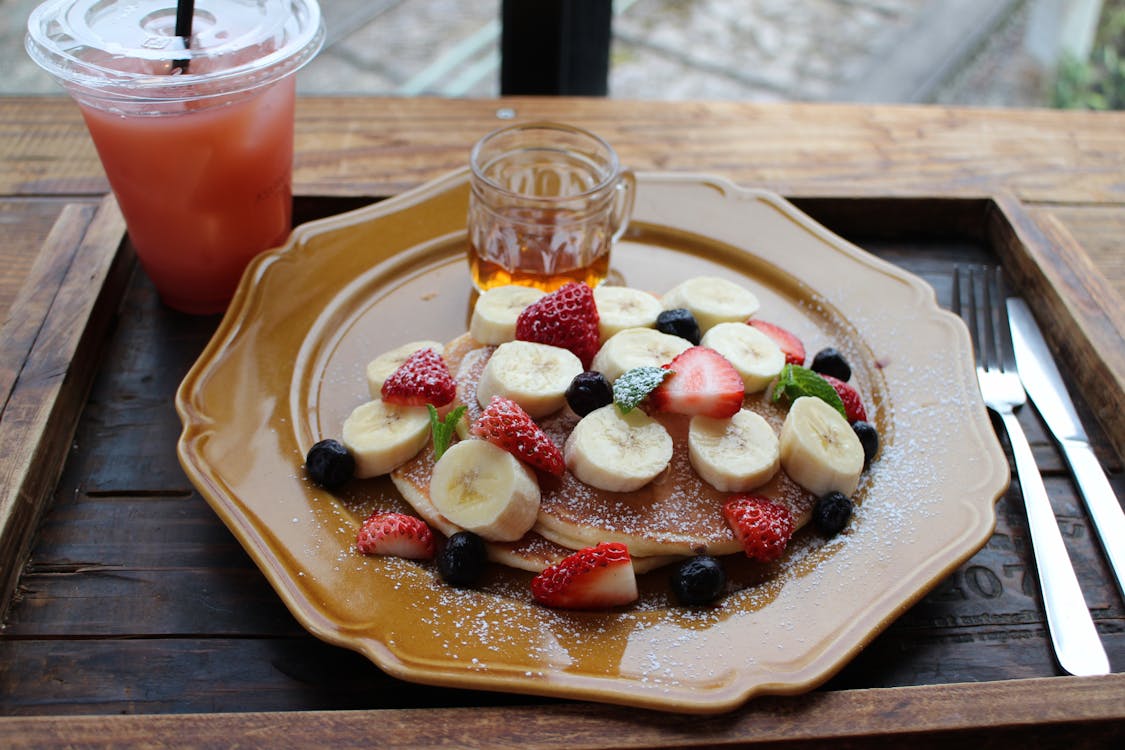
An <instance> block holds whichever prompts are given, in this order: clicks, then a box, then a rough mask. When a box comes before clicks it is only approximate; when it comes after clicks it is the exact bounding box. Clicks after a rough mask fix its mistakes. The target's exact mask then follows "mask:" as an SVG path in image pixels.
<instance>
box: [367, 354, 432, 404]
mask: <svg viewBox="0 0 1125 750" xmlns="http://www.w3.org/2000/svg"><path fill="white" fill-rule="evenodd" d="M422 349H433V350H434V351H435V352H437V353H438V354H441V353H442V352H443V351H445V346H444V345H443V344H442V343H441V342H440V341H411V342H410V343H409V344H403V345H402V346H397V347H395V348H394V349H391V350H390V351H389V352H383V353H382V354H380V355H379V356H378V357H376V358H375V359H373V360H371V361H370V362H368V363H367V370H366V374H367V390H368V391H370V393H371V398H379V396H380V393H381V392H382V390H383V381H384V380H386V379H387V378H389V377H390V376H391V373H393V372H394V371H395V370H397V369H398V368H399V367H401V366H402V363H403V362H405V361H406V360H407V358H409V357H410V355H411V354H413V353H414V352H417V351H421V350H422Z"/></svg>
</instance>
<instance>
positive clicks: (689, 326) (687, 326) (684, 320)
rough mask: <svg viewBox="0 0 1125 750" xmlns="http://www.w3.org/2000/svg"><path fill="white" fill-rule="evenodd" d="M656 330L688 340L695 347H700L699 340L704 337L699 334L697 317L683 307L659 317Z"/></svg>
mask: <svg viewBox="0 0 1125 750" xmlns="http://www.w3.org/2000/svg"><path fill="white" fill-rule="evenodd" d="M656 330H658V331H660V332H661V333H667V334H669V335H670V336H679V337H680V338H682V339H687V340H688V341H690V342H691V343H692V345H693V346H699V338H700V336H702V334H701V333H700V332H699V323H697V322H695V316H694V315H692V314H691V311H690V310H686V309H684V308H682V307H677V308H674V309H672V310H665V311H664V312H662V313H660V314H659V315H657V316H656Z"/></svg>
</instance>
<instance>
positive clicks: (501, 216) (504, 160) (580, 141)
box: [468, 122, 636, 291]
mask: <svg viewBox="0 0 1125 750" xmlns="http://www.w3.org/2000/svg"><path fill="white" fill-rule="evenodd" d="M469 164H470V166H471V172H472V173H471V177H470V185H471V192H470V196H469V214H468V229H469V272H470V274H471V276H472V280H473V285H474V286H476V288H477V289H478V290H481V291H484V290H486V289H491V288H493V287H496V286H502V285H506V284H520V285H524V286H534V287H537V288H539V289H544V290H546V291H552V290H554V289H558V288H559V287H561V286H563V285H564V284H567V283H569V282H572V281H581V282H585V283H587V284H589V285H590V286H597V285H598V284H600V283H602V282H603V281H604V280H605V278H606V276H607V274H608V273H609V260H610V251H611V249H612V247H613V243H614V242H616V241H617V240H618V239H620V237H621V236H622V234H623V233H624V232H625V229H626V227H627V226H628V223H629V216H630V214H631V213H632V210H633V197H634V195H635V193H636V185H635V180H634V177H633V173H632V172H631V171H630V170H628V169H626V168H625V167H623V166H622V165H621V162H620V160H619V159H618V158H617V153H616V152H615V151H614V150H613V148H612V147H611V146H610V145H609V144H608V143H607V142H606V141H604V140H603V139H601V138H600V137H598V136H597V135H595V134H593V133H591V132H589V131H587V130H583V129H581V128H576V127H574V126H572V125H565V124H562V123H554V122H533V123H527V124H520V125H513V126H511V127H507V128H502V129H500V130H496V131H493V132H492V133H489V134H488V135H486V136H484V137H483V138H481V139H480V140H479V141H478V142H477V143H476V145H475V146H474V147H473V150H472V152H471V154H470V156H469Z"/></svg>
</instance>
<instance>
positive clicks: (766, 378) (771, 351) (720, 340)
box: [699, 323, 785, 393]
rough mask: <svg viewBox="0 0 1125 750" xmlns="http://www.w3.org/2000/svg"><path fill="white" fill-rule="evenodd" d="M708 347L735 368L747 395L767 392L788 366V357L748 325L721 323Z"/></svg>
mask: <svg viewBox="0 0 1125 750" xmlns="http://www.w3.org/2000/svg"><path fill="white" fill-rule="evenodd" d="M699 345H700V346H707V347H710V348H712V349H714V350H715V351H717V352H718V353H719V354H721V355H723V357H725V358H726V359H727V361H728V362H730V363H731V364H732V365H734V369H735V370H736V371H737V372H738V374H739V376H740V377H741V378H742V384H743V386H744V387H745V388H746V392H747V393H757V392H759V391H764V390H765V389H766V386H768V385H769V384H770V382H771V381H772V380H773V379H774V378H776V377H777V375H778V373H779V372H781V368H783V367H784V366H785V353H784V352H783V351H781V347H779V346H778V345H777V344H776V343H775V342H774V340H773V339H771V338H770V337H769V336H767V335H766V334H764V333H762V332H761V331H759V330H758V329H757V328H754V327H752V326H748V325H746V324H745V323H719V324H718V325H716V326H713V327H712V328H711V329H710V330H709V331H707V333H705V334H703V338H702V339H700V340H699Z"/></svg>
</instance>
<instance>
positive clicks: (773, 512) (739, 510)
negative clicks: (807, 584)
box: [723, 495, 793, 562]
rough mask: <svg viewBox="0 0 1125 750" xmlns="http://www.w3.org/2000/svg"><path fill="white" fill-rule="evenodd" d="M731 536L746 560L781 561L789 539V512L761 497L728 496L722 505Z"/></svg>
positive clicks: (791, 533)
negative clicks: (744, 553) (738, 544)
mask: <svg viewBox="0 0 1125 750" xmlns="http://www.w3.org/2000/svg"><path fill="white" fill-rule="evenodd" d="M723 518H725V519H726V521H727V524H728V525H729V526H730V528H731V531H733V532H734V536H735V537H736V538H737V539H738V541H739V543H741V544H742V549H744V550H745V551H746V556H747V557H749V558H751V559H754V560H760V561H762V562H772V561H774V560H776V559H777V558H779V557H781V553H782V552H784V551H785V545H786V544H788V543H789V538H790V537H792V536H793V517H792V515H790V513H789V509H788V508H786V507H784V506H782V505H778V504H777V503H775V502H773V501H772V500H770V499H769V498H768V497H763V496H761V495H732V496H731V498H730V499H729V500H727V502H726V504H725V505H723Z"/></svg>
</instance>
